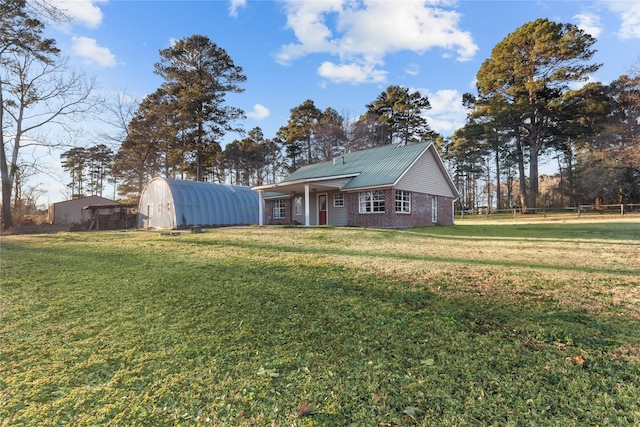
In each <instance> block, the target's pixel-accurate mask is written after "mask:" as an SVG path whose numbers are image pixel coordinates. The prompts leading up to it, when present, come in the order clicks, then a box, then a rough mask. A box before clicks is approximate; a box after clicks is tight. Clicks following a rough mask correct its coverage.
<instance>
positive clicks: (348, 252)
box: [180, 239, 640, 275]
mask: <svg viewBox="0 0 640 427" xmlns="http://www.w3.org/2000/svg"><path fill="white" fill-rule="evenodd" d="M500 240H503V239H500ZM180 244H189V245H195V246H198V245H202V246H214V245H221V244H222V245H224V246H233V247H238V248H244V249H253V250H259V251H267V252H269V251H270V252H274V253H278V252H284V253H290V254H296V253H298V254H305V255H313V254H318V255H325V256H329V255H338V256H347V257H349V256H362V257H369V258H380V259H388V260H390V261H393V260H402V261H429V262H441V263H447V264H463V265H465V264H466V265H478V266H493V267H508V268H530V269H540V270H556V271H557V270H559V271H575V272H582V273H601V274H613V275H640V272H639V271H638V270H635V269H626V268H618V269H615V270H613V269H604V268H598V267H584V266H568V265H552V264H541V263H525V262H511V261H507V260H504V261H495V260H481V259H480V260H479V259H472V258H452V257H439V256H425V255H411V254H407V253H385V252H380V251H373V250H360V249H339V248H335V247H330V248H318V247H303V246H297V247H293V246H287V245H285V244H277V245H276V244H269V243H260V242H248V241H229V240H225V241H224V242H221V241H218V240H215V239H212V240H188V241H187V240H183V241H181V242H180Z"/></svg>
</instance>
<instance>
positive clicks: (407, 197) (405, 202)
mask: <svg viewBox="0 0 640 427" xmlns="http://www.w3.org/2000/svg"><path fill="white" fill-rule="evenodd" d="M396 213H411V191H404V190H396Z"/></svg>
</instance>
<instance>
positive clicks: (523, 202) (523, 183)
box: [516, 134, 528, 213]
mask: <svg viewBox="0 0 640 427" xmlns="http://www.w3.org/2000/svg"><path fill="white" fill-rule="evenodd" d="M516 155H517V157H518V173H519V175H520V176H519V181H520V206H521V207H522V213H526V212H527V206H528V202H527V176H526V175H525V171H524V151H523V150H522V140H521V138H520V135H519V134H517V135H516Z"/></svg>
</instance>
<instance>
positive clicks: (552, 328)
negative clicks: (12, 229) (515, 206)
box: [0, 219, 640, 426]
mask: <svg viewBox="0 0 640 427" xmlns="http://www.w3.org/2000/svg"><path fill="white" fill-rule="evenodd" d="M0 274H1V278H0V297H1V306H0V426H22V425H24V426H54V425H55V426H58V425H73V426H93V425H112V426H133V425H146V426H195V425H198V426H200V425H202V426H272V425H273V426H414V425H418V426H489V425H495V426H560V425H561V426H596V425H597V426H604V425H613V426H632V425H640V221H639V220H637V219H634V220H624V219H618V220H612V221H604V220H603V221H594V222H585V221H582V222H562V223H546V222H545V223H537V224H527V223H522V222H519V223H515V224H500V225H491V224H487V223H483V222H482V220H478V221H467V220H466V219H465V220H464V221H460V222H459V225H457V226H455V227H431V228H420V229H409V230H375V229H355V228H302V227H301V228H283V227H274V228H269V227H267V228H258V227H247V228H223V229H212V230H205V231H204V232H202V233H195V234H193V233H183V234H182V235H180V236H161V235H160V233H159V232H150V231H129V232H91V233H57V234H33V235H11V236H2V242H1V252H0Z"/></svg>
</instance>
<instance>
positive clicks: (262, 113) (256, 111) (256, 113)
mask: <svg viewBox="0 0 640 427" xmlns="http://www.w3.org/2000/svg"><path fill="white" fill-rule="evenodd" d="M270 115H271V111H269V109H268V108H267V107H265V106H264V105H262V104H256V105H254V106H253V111H251V112H249V113H247V117H250V118H252V119H255V120H262V119H266V118H267V117H269V116H270Z"/></svg>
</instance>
